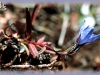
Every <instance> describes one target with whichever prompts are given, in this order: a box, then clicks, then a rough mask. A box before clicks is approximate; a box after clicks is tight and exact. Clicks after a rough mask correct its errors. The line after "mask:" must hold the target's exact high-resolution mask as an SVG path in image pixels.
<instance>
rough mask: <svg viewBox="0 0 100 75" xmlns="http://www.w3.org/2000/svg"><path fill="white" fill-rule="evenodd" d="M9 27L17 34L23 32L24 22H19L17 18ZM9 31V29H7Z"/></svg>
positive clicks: (24, 28)
mask: <svg viewBox="0 0 100 75" xmlns="http://www.w3.org/2000/svg"><path fill="white" fill-rule="evenodd" d="M9 28H10V29H11V30H12V32H15V33H16V32H17V33H18V34H20V35H21V34H23V33H25V30H26V27H25V24H24V23H22V22H20V21H19V20H16V21H15V22H14V23H12V24H11V25H10V26H9ZM7 32H9V31H7Z"/></svg>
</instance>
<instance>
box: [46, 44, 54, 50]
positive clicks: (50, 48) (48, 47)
mask: <svg viewBox="0 0 100 75" xmlns="http://www.w3.org/2000/svg"><path fill="white" fill-rule="evenodd" d="M45 47H46V49H49V50H52V51H54V49H53V48H52V47H50V46H48V45H45Z"/></svg>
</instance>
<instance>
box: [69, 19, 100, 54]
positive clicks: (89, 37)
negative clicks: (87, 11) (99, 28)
mask: <svg viewBox="0 0 100 75" xmlns="http://www.w3.org/2000/svg"><path fill="white" fill-rule="evenodd" d="M87 21H88V20H85V21H84V22H83V24H82V26H81V28H80V30H79V33H78V35H77V39H76V43H75V44H74V46H73V47H72V48H71V50H70V51H69V54H70V53H72V52H74V51H77V50H79V49H80V47H82V46H83V45H87V44H89V43H91V42H93V41H95V40H96V39H98V38H99V37H100V34H98V35H95V34H93V32H94V27H93V26H91V25H90V24H88V23H89V22H87Z"/></svg>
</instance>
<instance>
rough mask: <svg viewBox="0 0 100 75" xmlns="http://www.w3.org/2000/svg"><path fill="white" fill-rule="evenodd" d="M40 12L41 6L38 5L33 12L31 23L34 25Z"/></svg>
mask: <svg viewBox="0 0 100 75" xmlns="http://www.w3.org/2000/svg"><path fill="white" fill-rule="evenodd" d="M38 12H39V4H36V5H35V7H34V9H33V12H32V21H31V23H32V24H34V22H35V19H36V17H37V15H38Z"/></svg>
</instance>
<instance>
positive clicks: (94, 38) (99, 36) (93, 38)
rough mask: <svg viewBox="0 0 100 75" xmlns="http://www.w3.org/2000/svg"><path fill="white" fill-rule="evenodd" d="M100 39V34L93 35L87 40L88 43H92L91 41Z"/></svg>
mask: <svg viewBox="0 0 100 75" xmlns="http://www.w3.org/2000/svg"><path fill="white" fill-rule="evenodd" d="M98 38H100V34H98V35H94V34H93V36H92V37H91V38H90V39H89V40H88V42H92V41H95V40H96V39H98Z"/></svg>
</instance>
